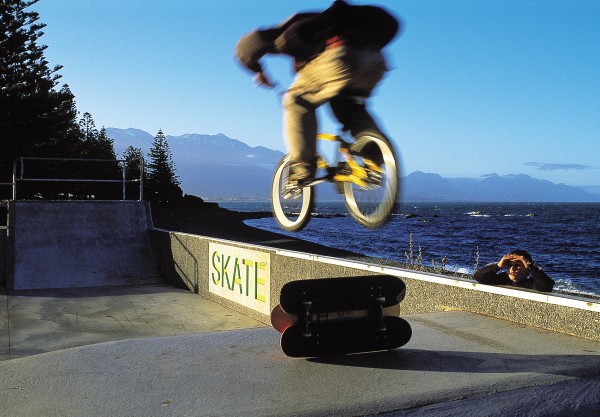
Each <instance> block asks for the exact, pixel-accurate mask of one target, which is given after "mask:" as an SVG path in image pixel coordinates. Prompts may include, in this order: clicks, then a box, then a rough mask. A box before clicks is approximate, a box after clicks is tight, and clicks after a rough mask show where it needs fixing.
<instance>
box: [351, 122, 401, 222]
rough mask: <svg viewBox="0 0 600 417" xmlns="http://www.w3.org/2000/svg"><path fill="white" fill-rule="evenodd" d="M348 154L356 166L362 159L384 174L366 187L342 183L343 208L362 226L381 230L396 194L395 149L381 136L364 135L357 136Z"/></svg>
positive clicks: (375, 133) (365, 133) (391, 209)
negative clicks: (377, 167) (354, 160)
mask: <svg viewBox="0 0 600 417" xmlns="http://www.w3.org/2000/svg"><path fill="white" fill-rule="evenodd" d="M350 152H351V154H352V155H353V156H354V158H355V159H356V161H357V162H358V163H359V164H361V165H364V158H368V159H370V160H371V161H373V162H375V163H376V164H377V165H379V166H380V167H381V168H382V170H383V171H382V173H381V174H380V178H377V179H376V180H375V181H369V184H368V185H367V186H366V187H361V186H359V185H357V184H355V183H352V182H344V183H343V191H344V196H345V201H346V207H347V209H348V211H349V212H350V215H351V216H352V217H353V218H354V219H355V220H356V221H357V222H358V223H360V224H361V225H363V226H365V227H368V228H377V227H381V226H382V225H384V224H385V223H386V222H387V221H388V220H389V217H390V215H391V214H392V211H393V210H394V204H395V202H396V199H397V197H398V192H399V166H398V159H397V158H396V153H395V152H394V148H393V147H392V144H391V143H390V142H389V141H388V140H387V139H386V138H385V137H384V136H383V135H381V134H380V133H377V132H372V131H366V132H362V133H360V134H359V135H357V136H356V140H355V142H354V143H353V144H352V145H351V146H350ZM378 183H379V184H378Z"/></svg>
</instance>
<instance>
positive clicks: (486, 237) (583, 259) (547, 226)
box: [218, 201, 600, 298]
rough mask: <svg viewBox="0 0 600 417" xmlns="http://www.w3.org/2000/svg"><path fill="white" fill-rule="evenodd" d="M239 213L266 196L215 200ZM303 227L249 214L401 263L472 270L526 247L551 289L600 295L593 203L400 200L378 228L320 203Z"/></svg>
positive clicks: (597, 211)
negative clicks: (443, 262)
mask: <svg viewBox="0 0 600 417" xmlns="http://www.w3.org/2000/svg"><path fill="white" fill-rule="evenodd" d="M218 203H219V205H220V206H221V207H224V208H227V209H230V210H237V211H270V203H269V202H224V201H220V202H218ZM314 214H315V216H314V217H313V218H312V219H311V220H310V222H309V224H308V226H307V227H306V228H305V229H304V230H302V231H300V232H295V233H289V232H285V231H283V230H282V229H280V228H279V226H278V225H277V222H276V221H275V219H273V218H264V219H255V220H248V221H246V224H248V225H249V226H253V227H257V228H260V229H264V230H269V231H275V232H278V233H282V234H289V235H293V236H295V237H297V238H299V239H303V240H307V241H312V242H316V243H320V244H324V245H327V246H331V247H336V248H343V249H347V250H350V251H353V252H357V253H361V254H364V255H369V256H374V257H380V258H385V259H391V260H395V261H400V262H406V261H407V257H409V258H410V243H411V241H412V248H413V249H412V251H413V253H412V259H413V260H415V259H416V257H417V256H418V254H419V250H420V253H421V254H422V262H423V264H424V265H426V266H431V265H432V264H433V263H435V264H437V265H440V263H441V260H442V258H445V259H446V262H447V263H446V268H447V269H451V270H456V271H459V272H463V273H472V272H473V270H474V268H475V266H477V267H479V268H481V267H483V266H484V265H485V264H487V263H490V262H497V261H498V260H500V258H501V257H502V256H503V255H504V254H506V253H508V252H510V251H511V250H513V249H525V250H527V251H528V252H529V253H531V255H532V256H533V259H534V261H535V262H536V263H537V264H538V265H539V266H541V267H542V268H543V269H544V271H545V272H546V273H547V274H548V275H549V276H550V277H552V278H553V279H554V280H555V281H556V282H557V284H556V286H555V289H556V290H559V291H568V292H570V293H577V294H580V295H582V296H586V295H588V296H593V297H595V298H596V297H598V296H600V204H598V203H404V204H402V205H401V206H400V207H399V208H398V209H397V211H396V212H394V213H393V215H392V217H391V220H390V221H389V222H388V223H387V224H386V225H385V226H384V227H382V228H380V229H374V230H373V229H366V228H364V227H362V226H360V225H359V224H357V223H356V222H355V221H354V220H353V219H352V217H350V215H348V214H347V211H346V208H345V206H344V204H343V203H342V202H318V201H317V204H316V207H315V212H314Z"/></svg>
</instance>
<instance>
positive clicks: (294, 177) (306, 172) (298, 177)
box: [288, 160, 317, 187]
mask: <svg viewBox="0 0 600 417" xmlns="http://www.w3.org/2000/svg"><path fill="white" fill-rule="evenodd" d="M316 168H317V163H316V160H314V161H309V162H296V163H294V164H292V165H291V166H290V171H291V173H290V175H289V177H288V182H291V183H293V182H295V183H296V184H297V185H298V186H300V187H302V186H304V185H306V184H308V183H310V182H312V180H313V179H314V177H315V171H316Z"/></svg>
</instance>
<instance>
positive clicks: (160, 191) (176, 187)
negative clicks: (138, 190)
mask: <svg viewBox="0 0 600 417" xmlns="http://www.w3.org/2000/svg"><path fill="white" fill-rule="evenodd" d="M145 189H146V191H145V193H146V200H149V201H157V202H163V203H164V202H170V203H173V202H179V201H181V199H182V198H183V192H182V190H181V187H180V181H179V177H178V176H177V175H176V173H175V165H174V164H173V157H172V155H171V148H170V147H169V144H168V142H167V139H166V138H165V135H164V133H163V132H162V130H159V131H158V133H157V135H156V137H155V138H154V142H153V143H152V148H151V149H150V161H149V162H148V171H147V176H146V186H145Z"/></svg>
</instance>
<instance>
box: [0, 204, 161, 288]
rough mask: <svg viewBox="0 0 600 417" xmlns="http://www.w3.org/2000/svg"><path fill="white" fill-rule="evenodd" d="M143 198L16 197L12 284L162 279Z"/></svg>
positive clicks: (10, 258)
mask: <svg viewBox="0 0 600 417" xmlns="http://www.w3.org/2000/svg"><path fill="white" fill-rule="evenodd" d="M148 212H149V210H148V206H147V203H145V202H141V201H64V202H62V201H11V202H10V203H9V226H8V230H9V233H8V235H9V236H8V240H9V244H8V255H7V258H8V262H7V263H8V274H7V287H8V288H10V289H16V290H21V289H44V288H75V287H94V286H109V285H132V284H145V283H159V282H162V279H161V278H160V274H159V272H158V269H157V266H156V262H155V260H154V256H153V254H152V248H151V245H150V240H149V235H148V230H149V228H151V226H152V225H151V219H150V216H149V215H148Z"/></svg>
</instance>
